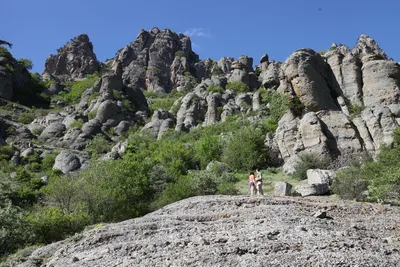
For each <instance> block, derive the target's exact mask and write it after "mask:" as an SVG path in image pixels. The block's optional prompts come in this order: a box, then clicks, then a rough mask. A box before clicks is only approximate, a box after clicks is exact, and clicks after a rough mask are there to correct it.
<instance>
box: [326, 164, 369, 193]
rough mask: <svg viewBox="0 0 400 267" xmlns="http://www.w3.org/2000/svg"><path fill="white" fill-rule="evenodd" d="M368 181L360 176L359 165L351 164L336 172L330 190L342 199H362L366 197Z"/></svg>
mask: <svg viewBox="0 0 400 267" xmlns="http://www.w3.org/2000/svg"><path fill="white" fill-rule="evenodd" d="M367 190H368V181H366V180H365V179H364V178H362V176H361V172H360V168H359V166H351V167H348V168H346V169H343V170H340V171H338V172H337V173H336V178H335V179H334V180H333V184H332V186H331V191H332V192H333V193H335V194H337V195H339V196H340V198H342V199H350V200H353V199H355V200H357V201H364V200H365V199H366V197H367V195H366V194H365V192H366V191H367Z"/></svg>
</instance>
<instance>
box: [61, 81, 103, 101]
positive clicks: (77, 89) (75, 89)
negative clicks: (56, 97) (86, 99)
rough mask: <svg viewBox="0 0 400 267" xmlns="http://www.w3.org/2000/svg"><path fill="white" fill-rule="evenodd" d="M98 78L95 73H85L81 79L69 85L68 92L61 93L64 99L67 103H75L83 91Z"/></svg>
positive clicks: (91, 85)
mask: <svg viewBox="0 0 400 267" xmlns="http://www.w3.org/2000/svg"><path fill="white" fill-rule="evenodd" d="M98 79H99V77H98V75H97V74H90V75H87V76H86V78H85V79H84V80H82V81H76V82H74V83H72V84H70V85H71V89H70V91H69V92H68V93H66V94H64V95H62V96H63V98H64V99H65V101H66V102H67V103H69V104H76V103H78V101H79V100H80V98H81V96H82V94H83V92H84V91H85V90H87V89H89V88H91V87H93V85H94V83H95V82H96V81H97V80H98Z"/></svg>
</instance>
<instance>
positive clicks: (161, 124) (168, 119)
mask: <svg viewBox="0 0 400 267" xmlns="http://www.w3.org/2000/svg"><path fill="white" fill-rule="evenodd" d="M174 125H175V118H174V116H173V115H172V114H170V113H169V112H168V111H166V110H164V109H159V110H156V111H154V114H153V117H152V118H151V121H150V122H149V123H148V124H146V125H145V126H144V127H143V128H142V132H147V133H149V134H150V135H151V136H153V137H154V138H157V139H161V137H162V136H163V135H164V134H165V133H166V132H167V131H168V130H169V129H172V128H173V127H174Z"/></svg>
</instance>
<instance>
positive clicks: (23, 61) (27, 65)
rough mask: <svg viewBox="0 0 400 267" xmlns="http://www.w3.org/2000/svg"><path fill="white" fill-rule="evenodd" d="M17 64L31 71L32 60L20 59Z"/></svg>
mask: <svg viewBox="0 0 400 267" xmlns="http://www.w3.org/2000/svg"><path fill="white" fill-rule="evenodd" d="M18 63H20V64H21V65H23V66H24V67H25V68H26V69H27V70H31V69H32V68H33V63H32V60H30V59H27V58H20V59H18Z"/></svg>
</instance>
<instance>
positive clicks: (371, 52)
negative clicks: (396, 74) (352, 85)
mask: <svg viewBox="0 0 400 267" xmlns="http://www.w3.org/2000/svg"><path fill="white" fill-rule="evenodd" d="M351 53H352V54H353V55H354V56H357V57H359V58H360V59H361V60H362V62H363V63H365V62H367V61H369V60H371V58H375V59H384V60H387V59H388V57H387V55H386V53H385V52H384V51H383V50H382V49H381V48H380V47H379V45H378V44H377V43H376V42H375V40H374V39H372V38H371V37H369V36H368V35H365V34H362V35H361V36H360V37H359V38H358V40H357V45H356V47H354V48H353V50H352V51H351Z"/></svg>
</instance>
